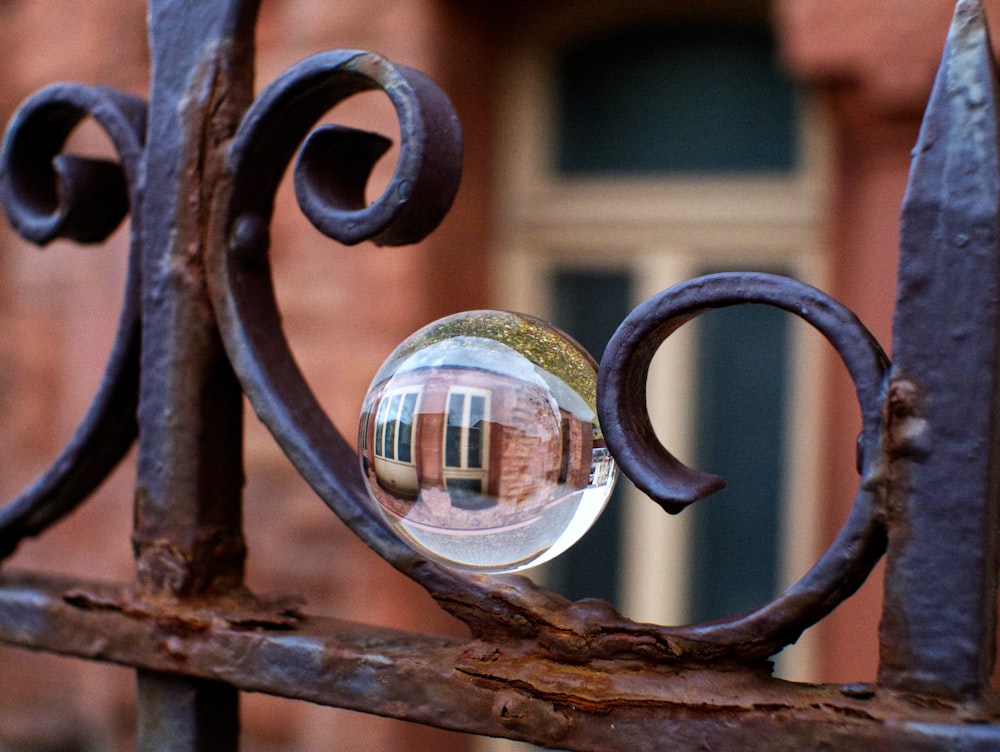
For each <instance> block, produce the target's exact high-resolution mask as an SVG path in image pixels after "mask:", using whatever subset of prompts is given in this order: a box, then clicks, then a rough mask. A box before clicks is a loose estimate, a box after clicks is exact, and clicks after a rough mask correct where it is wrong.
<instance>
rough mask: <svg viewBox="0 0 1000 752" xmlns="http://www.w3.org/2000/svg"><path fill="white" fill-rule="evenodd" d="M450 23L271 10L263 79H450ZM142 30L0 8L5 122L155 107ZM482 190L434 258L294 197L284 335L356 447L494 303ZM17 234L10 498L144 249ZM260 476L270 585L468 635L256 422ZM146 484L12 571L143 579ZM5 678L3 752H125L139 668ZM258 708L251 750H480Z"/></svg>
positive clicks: (386, 120)
mask: <svg viewBox="0 0 1000 752" xmlns="http://www.w3.org/2000/svg"><path fill="white" fill-rule="evenodd" d="M437 19H438V9H437V6H436V3H435V2H432V0H417V1H414V0H405V1H404V0H383V1H381V2H371V1H368V0H364V1H363V0H353V1H351V2H338V3H329V2H326V0H268V1H267V2H264V3H263V8H262V12H261V21H260V25H259V31H258V45H259V47H260V51H259V56H258V72H257V75H258V79H259V81H260V85H261V86H263V85H266V84H267V82H269V81H270V80H272V79H273V78H274V77H275V76H276V75H278V74H279V73H280V72H281V71H282V70H284V69H285V68H287V67H288V66H290V65H291V64H293V63H294V62H295V61H297V60H299V59H300V58H302V57H305V56H306V55H308V54H312V53H314V52H319V51H323V50H326V49H333V48H338V47H350V48H362V49H371V50H373V51H376V52H380V53H382V54H384V55H386V56H387V57H389V58H390V59H392V60H394V61H398V62H402V63H405V64H407V65H411V66H413V67H416V68H419V69H422V70H424V71H425V72H427V73H429V74H430V75H431V76H432V77H435V78H439V76H438V73H439V69H440V68H441V67H442V65H444V64H445V62H443V60H444V58H443V54H444V53H443V52H442V51H441V49H440V47H439V45H440V43H441V41H442V40H441V37H440V35H441V33H442V30H441V28H439V26H438V20H437ZM144 24H145V7H143V4H142V3H137V2H125V1H124V0H88V2H86V3H58V4H53V3H45V2H40V1H39V0H21V1H20V2H10V3H5V4H3V5H2V6H0V41H2V43H3V49H4V51H5V53H4V56H3V62H2V63H0V67H2V70H3V73H4V75H3V81H4V86H3V88H2V89H0V108H2V110H0V111H2V114H3V117H4V119H5V120H6V117H7V116H8V115H9V114H10V112H11V111H12V109H13V107H14V106H16V104H17V103H18V102H19V101H20V100H22V99H23V98H24V97H25V96H26V95H27V94H29V93H30V92H31V91H33V90H34V89H36V88H38V87H40V86H43V85H45V84H48V83H52V82H55V81H58V80H67V79H68V80H76V81H81V82H86V83H101V84H108V85H111V86H115V87H117V88H121V89H125V90H128V91H131V92H135V93H139V94H144V93H145V89H146V81H147V70H148V63H147V60H146V40H145V25H144ZM449 75H450V76H452V77H454V74H453V73H452V72H450V71H449ZM446 78H447V77H446ZM457 78H459V79H460V78H461V74H458V76H457ZM344 110H345V112H344V114H343V115H342V119H341V122H348V123H357V124H361V125H363V126H364V127H370V128H372V129H376V130H381V131H382V132H384V133H387V134H388V135H390V136H392V137H395V136H396V132H395V122H394V120H393V115H392V112H391V108H390V107H389V106H388V104H387V100H385V99H384V98H380V96H379V95H376V94H372V95H366V96H363V97H360V98H359V100H358V101H357V102H351V103H349V104H348V106H345V108H344ZM337 117H338V119H340V115H339V113H338V115H337ZM476 138H481V136H477V137H476ZM80 140H81V142H82V143H83V146H84V147H85V148H88V149H91V148H98V149H100V148H106V147H104V145H103V138H102V136H101V134H99V133H98V132H97V130H96V128H90V129H88V131H87V132H86V133H85V134H82V138H81V139H80ZM475 142H476V140H475V138H474V139H473V143H475ZM473 160H475V157H473ZM391 167H392V164H391V161H390V162H388V163H387V164H386V165H383V166H382V168H381V173H380V175H381V178H378V177H377V178H376V180H378V179H382V180H383V181H384V180H385V177H386V175H388V172H389V171H390V170H391ZM482 193H483V188H482V187H481V186H477V185H476V181H475V179H472V180H468V179H467V181H466V185H465V186H464V187H463V196H461V197H460V198H459V200H458V206H457V207H456V211H455V212H454V214H453V215H452V217H451V218H449V220H447V222H448V223H451V226H449V225H448V224H447V223H446V226H445V228H443V229H442V231H441V234H440V237H435V238H434V239H432V240H430V241H428V242H425V243H424V244H422V245H421V246H419V247H416V248H403V249H375V248H373V247H371V246H369V245H362V246H360V247H358V248H352V249H345V248H341V247H338V246H337V245H336V244H335V243H334V242H333V241H330V240H328V239H327V238H325V237H323V236H321V235H320V234H319V233H318V232H316V231H315V230H314V229H313V228H312V227H311V225H309V224H308V222H306V221H305V220H304V219H303V218H302V217H301V215H300V213H299V211H298V209H297V207H296V206H295V203H294V199H293V198H292V196H291V191H290V190H289V189H288V186H287V185H286V186H285V187H284V188H283V189H282V194H281V196H280V198H279V208H278V211H277V215H276V219H275V223H274V228H273V230H274V232H273V237H274V243H273V251H272V256H273V259H274V264H275V276H276V284H277V288H278V294H279V297H280V299H281V303H282V308H283V313H284V317H285V321H286V327H287V330H288V334H289V337H290V339H291V341H292V344H293V348H294V350H295V352H296V355H297V357H298V359H299V361H300V363H301V365H302V367H303V370H304V371H305V373H306V375H307V376H308V378H309V380H310V383H311V384H312V385H313V388H314V390H315V391H316V392H317V394H318V396H319V398H320V401H321V402H322V403H323V404H324V406H325V408H326V409H327V410H328V412H329V414H330V416H331V418H332V419H333V420H334V422H335V423H336V424H337V425H338V426H339V427H340V429H341V430H342V431H343V432H344V433H345V435H347V436H348V437H350V438H352V439H353V437H354V435H355V433H356V425H357V419H358V413H359V410H360V406H361V400H362V397H363V395H364V392H365V390H366V389H367V386H368V383H369V381H370V379H371V378H372V376H373V375H374V373H375V371H376V370H377V368H378V366H379V365H380V363H381V361H382V359H383V358H384V357H385V356H386V355H387V354H388V353H389V352H390V351H391V350H392V349H393V348H394V347H395V346H396V345H397V344H398V343H399V342H400V341H401V340H402V339H403V338H405V337H406V336H407V335H409V334H410V333H411V332H412V331H414V330H415V329H417V328H419V327H420V326H422V325H423V324H425V323H427V322H428V321H429V320H431V319H432V318H434V317H436V316H437V315H439V314H441V313H444V312H448V311H453V310H461V309H463V308H468V307H483V306H484V305H485V295H484V291H485V290H486V289H487V288H486V284H485V278H484V266H483V265H481V264H480V265H471V269H470V268H468V267H465V268H462V269H461V270H460V269H458V266H457V265H456V264H453V263H452V260H453V259H454V257H455V256H456V254H458V253H461V252H465V250H466V249H468V248H471V249H474V250H478V249H480V248H482V247H483V246H484V241H483V238H482V237H481V232H482V229H483V228H484V227H485V220H484V219H483V217H482V214H483V211H484V209H483V208H482V207H481V205H480V203H479V202H478V201H477V200H475V199H474V198H473V199H470V198H468V197H467V196H469V195H471V196H473V197H476V196H478V197H481V196H482ZM4 228H5V229H4V230H3V232H4V234H3V236H2V241H0V243H2V244H0V327H2V328H0V331H2V332H3V334H2V336H0V439H4V441H3V444H4V446H5V456H4V463H3V467H4V472H3V473H2V475H0V500H5V499H7V498H10V497H11V496H13V495H14V494H15V493H16V492H17V491H18V490H20V488H21V487H23V486H24V484H26V483H28V482H29V481H30V480H31V479H32V478H33V477H34V476H35V475H36V474H37V473H38V472H40V471H41V470H42V469H43V468H44V467H45V466H46V464H47V463H48V462H49V461H50V460H51V459H52V458H54V456H55V454H56V453H57V452H58V450H59V448H60V447H61V446H62V444H63V443H64V442H65V440H66V439H67V438H68V437H69V435H70V433H71V431H72V430H73V427H74V426H75V423H76V421H77V420H78V419H79V418H80V417H81V416H82V414H83V411H84V409H85V407H86V405H87V403H88V401H89V399H90V397H91V395H92V394H93V392H94V390H95V388H96V385H97V383H98V380H99V378H100V375H101V372H102V369H103V361H104V359H105V357H106V353H107V351H108V348H109V345H110V342H111V338H112V335H113V331H114V326H115V323H116V317H117V314H118V309H119V306H120V300H121V289H122V285H123V280H124V269H125V262H124V259H125V254H126V249H127V242H128V240H127V228H126V229H125V230H122V231H120V232H119V233H118V234H117V235H116V236H115V238H114V239H113V240H112V241H111V242H110V243H109V244H108V247H101V248H87V249H79V248H76V247H72V246H70V245H68V244H61V243H60V244H56V246H55V247H53V248H52V249H48V250H46V251H45V252H43V253H39V252H38V251H36V250H34V249H32V248H29V247H27V246H26V245H25V244H23V243H22V242H20V241H18V240H16V239H14V238H13V237H12V236H11V234H10V232H9V231H7V230H6V225H5V223H4ZM477 233H480V234H477ZM459 239H460V240H459ZM460 243H461V246H460ZM453 291H457V292H458V294H456V295H452V294H451V293H452V292H453ZM246 464H247V489H246V513H245V529H246V536H247V540H248V545H249V549H250V554H249V560H248V582H249V584H250V586H251V587H252V588H253V589H255V590H257V591H259V592H299V593H301V594H302V595H304V596H305V597H306V599H307V601H308V603H309V606H308V610H310V611H312V612H318V613H327V614H335V615H336V616H338V617H343V618H349V619H357V620H361V621H366V622H372V623H379V624H385V625H392V626H401V627H407V628H413V629H418V630H423V631H442V630H445V631H452V632H455V631H458V632H460V633H461V632H463V631H464V630H463V628H462V627H461V626H460V625H458V624H457V623H456V622H454V621H453V620H452V619H450V617H446V616H444V615H443V613H442V612H440V610H439V609H437V607H436V606H435V605H434V604H433V602H432V601H431V599H430V598H429V597H428V596H427V595H426V594H425V593H424V592H423V591H422V590H420V589H419V588H417V587H416V586H414V585H413V584H412V583H410V582H409V581H408V580H407V579H405V578H404V577H402V576H401V575H399V574H397V573H396V572H395V571H394V570H393V569H392V568H391V567H389V566H388V565H387V564H385V563H384V562H383V561H382V560H381V559H379V558H378V557H377V556H375V555H374V554H372V553H371V552H370V551H368V550H367V548H366V547H365V546H364V545H363V544H362V543H360V542H359V541H357V540H356V539H355V538H354V536H353V535H351V534H350V533H349V532H348V531H347V530H346V528H345V527H344V526H343V525H342V524H341V523H340V522H339V520H337V519H336V518H335V517H334V516H333V515H332V513H330V512H329V510H328V509H327V508H326V507H325V506H324V505H323V504H322V502H320V501H319V500H318V499H317V498H316V496H315V494H313V493H312V491H311V490H310V489H309V488H308V487H307V486H306V484H305V483H304V482H303V481H302V480H301V479H299V477H298V476H297V474H296V473H295V471H294V470H293V469H292V467H291V465H290V463H289V462H288V461H287V460H286V459H285V458H284V457H283V455H282V454H281V452H280V451H278V449H277V448H276V445H275V444H274V442H273V441H272V440H271V438H270V437H269V436H268V435H267V433H266V431H265V430H263V429H262V428H261V427H260V425H259V424H258V423H257V421H256V419H255V418H254V417H253V415H252V411H250V410H249V409H248V411H247V449H246ZM133 477H134V469H133V466H132V462H131V460H130V461H129V462H127V463H126V465H125V467H123V468H122V469H121V470H120V471H119V472H118V473H116V475H115V476H114V477H113V478H112V479H111V481H109V482H108V483H107V484H106V485H105V486H104V487H103V488H102V489H101V490H100V492H99V493H98V494H97V495H96V496H95V497H94V498H93V499H91V500H89V501H88V502H87V503H86V504H85V505H84V506H83V507H82V508H81V509H80V510H78V512H76V513H74V514H73V515H72V516H71V517H70V518H69V519H67V520H65V521H64V522H62V523H60V524H59V525H57V526H56V527H55V528H54V529H52V530H51V531H49V532H47V533H46V534H45V535H44V536H43V537H42V538H41V539H39V540H37V541H31V542H28V543H25V544H24V545H23V546H22V547H21V549H20V550H19V551H18V553H17V554H16V555H15V557H14V559H13V561H12V562H11V565H12V566H21V567H33V568H41V569H45V570H58V571H65V572H72V573H75V574H80V575H85V576H95V577H102V578H111V579H118V580H124V581H128V580H130V579H131V578H132V577H133V570H132V562H131V549H130V542H129V534H130V524H131V492H132V491H131V486H132V481H133ZM0 677H3V679H2V685H3V692H0V747H3V748H4V749H5V750H8V749H10V750H18V749H28V748H30V749H36V748H38V749H42V748H46V749H53V750H56V749H58V750H71V749H73V748H74V744H77V743H78V744H79V745H80V748H83V747H84V746H86V747H87V748H95V749H127V748H128V742H127V741H126V740H127V739H128V738H130V736H131V734H132V725H133V709H132V704H133V702H134V687H133V679H132V677H131V672H129V671H127V670H125V669H118V668H113V667H105V666H100V665H96V664H86V663H83V662H77V661H70V660H66V659H60V658H54V657H49V656H36V655H32V654H28V653H25V652H23V651H17V650H13V649H7V648H0ZM242 707H243V717H244V721H245V732H244V746H245V748H246V749H259V750H268V749H275V750H276V749H281V750H319V749H334V748H336V749H345V750H402V751H405V750H426V749H435V750H461V749H465V748H466V740H465V737H463V736H459V735H451V734H446V733H444V732H438V731H435V730H430V729H423V728H414V727H412V726H409V725H406V724H402V723H398V722H394V721H387V720H383V719H379V718H370V717H366V716H361V715H358V714H354V713H349V712H346V711H338V710H333V709H328V708H320V707H317V706H313V705H309V704H306V703H298V702H291V701H284V700H278V699H274V698H268V697H264V696H260V695H245V696H244V697H243V706H242ZM32 745H36V746H32ZM37 745H41V746H37Z"/></svg>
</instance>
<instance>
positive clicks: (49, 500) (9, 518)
mask: <svg viewBox="0 0 1000 752" xmlns="http://www.w3.org/2000/svg"><path fill="white" fill-rule="evenodd" d="M88 117H89V118H91V119H92V120H93V121H94V122H96V123H97V124H98V125H99V126H100V127H101V128H102V129H103V130H104V132H105V133H106V134H107V136H108V138H109V140H110V142H111V144H112V146H113V148H114V149H115V151H116V152H117V155H118V158H119V161H117V162H115V161H110V160H103V159H94V158H84V157H78V156H73V155H69V154H63V153H61V152H62V150H63V148H64V146H65V143H66V140H67V139H68V138H69V135H70V134H71V133H72V131H73V130H74V129H75V128H76V126H77V125H78V124H79V123H80V122H81V121H82V120H84V119H85V118H88ZM145 132H146V103H145V102H144V101H142V100H140V99H138V98H136V97H132V96H129V95H127V94H123V93H120V92H117V91H114V90H113V89H108V88H105V87H90V86H82V85H78V84H57V85H53V86H50V87H47V88H45V89H42V90H40V91H39V92H37V93H36V94H34V95H33V96H32V97H30V98H29V99H28V100H27V101H26V102H25V103H24V104H22V106H21V107H20V108H19V109H18V111H17V113H16V114H15V115H14V118H13V119H12V121H11V123H10V126H9V128H8V131H7V135H6V139H5V141H4V147H3V153H2V154H0V202H2V203H3V207H4V210H5V212H6V214H7V217H8V219H9V220H10V223H11V225H12V226H13V227H14V229H15V230H16V231H17V232H18V233H19V234H20V235H21V236H22V237H23V238H25V239H26V240H28V241H31V242H33V243H36V244H38V245H46V244H48V243H49V242H51V241H53V240H56V239H57V238H64V239H67V240H73V241H76V242H78V243H98V242H101V241H103V240H105V239H106V238H107V237H108V236H109V235H110V234H111V233H112V232H113V231H114V229H115V228H116V227H117V226H118V224H119V223H120V222H121V221H122V219H124V217H125V215H126V214H127V213H128V211H129V208H130V207H133V206H137V205H138V204H139V202H140V201H141V195H142V194H141V181H140V177H139V176H140V170H141V163H142V158H143V149H144V139H145ZM132 222H133V228H132V229H133V231H132V241H131V247H130V251H129V259H128V272H127V277H126V286H125V293H124V302H123V305H122V310H121V314H120V316H119V321H118V328H117V332H116V334H115V337H114V341H113V344H112V347H111V352H110V355H109V358H108V362H107V365H106V367H105V371H104V375H103V378H102V381H101V384H100V386H99V388H98V391H97V393H96V394H95V396H94V398H93V400H92V402H91V404H90V407H89V409H88V410H87V412H86V414H85V415H84V417H83V419H82V420H81V422H80V424H79V425H78V427H77V429H76V431H75V432H74V434H73V436H72V437H71V439H70V440H69V442H68V443H67V444H66V446H65V447H64V448H63V450H62V452H61V453H60V454H59V456H58V457H57V458H56V459H55V460H54V461H53V463H52V464H51V465H50V466H49V468H48V469H47V470H45V471H44V472H43V473H42V474H41V475H40V476H39V477H38V478H37V479H36V480H35V481H34V482H33V483H32V484H31V485H30V486H29V487H28V488H26V489H25V490H24V491H23V492H22V493H21V494H19V495H18V496H16V497H15V498H13V499H11V500H10V501H8V502H7V503H6V504H4V505H3V506H2V507H0V558H3V557H6V556H7V555H9V554H10V553H11V552H13V551H14V549H15V548H16V546H17V545H18V543H19V542H20V541H21V540H22V539H23V538H25V537H27V536H32V535H38V534H39V533H40V532H42V531H43V530H44V529H45V528H47V527H48V526H49V525H51V524H52V523H53V522H55V521H57V520H58V519H60V518H61V517H63V516H64V515H65V514H67V513H68V512H70V511H71V510H73V509H74V508H75V507H76V506H77V505H79V504H80V503H81V502H82V501H83V500H84V499H86V498H87V497H88V496H89V495H90V493H91V492H92V491H94V489H96V488H97V486H98V485H100V483H101V482H102V481H103V480H104V479H105V477H107V475H108V473H110V472H111V470H112V469H113V468H114V467H115V466H116V465H117V464H118V463H119V462H120V461H121V459H122V457H124V455H125V453H126V452H127V451H128V448H129V447H130V446H131V445H132V443H133V442H134V441H135V437H136V434H137V431H138V427H137V423H136V417H135V411H136V405H137V403H138V391H139V330H140V300H139V298H140V289H139V288H140V279H139V256H140V247H139V238H140V237H141V233H140V232H139V231H138V228H137V227H136V224H137V223H138V222H139V216H138V213H135V214H133V217H132Z"/></svg>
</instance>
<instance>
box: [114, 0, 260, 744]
mask: <svg viewBox="0 0 1000 752" xmlns="http://www.w3.org/2000/svg"><path fill="white" fill-rule="evenodd" d="M257 6H258V2H257V0H249V1H247V2H241V1H240V0H215V1H213V2H203V3H201V2H199V3H190V2H184V1H183V0H152V1H151V2H150V10H149V34H150V45H151V57H152V61H153V69H152V83H151V92H150V109H149V126H148V132H147V146H146V158H145V163H144V169H143V179H144V188H143V201H142V206H141V207H140V212H139V220H140V226H141V233H142V244H143V261H142V278H143V282H142V285H143V315H142V377H141V384H140V402H139V426H140V428H139V467H138V478H137V482H136V499H135V527H134V533H133V546H134V549H135V556H136V570H137V578H138V585H139V591H140V595H141V597H145V598H154V599H162V598H168V599H183V598H192V597H198V596H200V595H206V594H216V593H224V592H227V591H230V590H233V589H235V588H237V587H239V586H240V585H241V583H242V577H243V561H244V555H245V547H244V542H243V537H242V515H241V487H242V457H241V455H242V448H241V445H242V398H241V392H240V389H239V385H238V383H237V381H236V379H235V377H234V376H233V373H232V371H231V368H230V366H229V364H228V361H227V359H226V357H225V355H224V353H223V349H222V345H221V341H220V338H219V334H218V331H217V329H216V324H215V321H214V316H213V314H212V310H211V305H210V302H209V299H208V295H207V289H206V279H205V263H204V254H205V251H206V248H210V247H212V245H213V244H215V243H218V242H220V241H219V239H218V238H215V237H213V235H212V226H213V223H212V217H213V211H214V205H215V202H216V201H217V200H218V196H219V194H220V192H222V191H225V190H226V189H227V184H226V163H225V156H224V155H225V147H226V146H227V144H228V140H229V139H230V138H231V136H232V134H233V132H234V131H235V128H236V125H237V124H238V122H239V119H240V117H241V116H242V114H243V112H244V111H245V110H246V107H247V106H248V105H249V103H250V101H251V98H252V88H253V62H252V61H253V57H252V56H253V26H254V21H255V19H256V13H257ZM138 685H139V700H140V703H141V705H142V707H141V710H140V714H139V726H140V729H139V732H140V733H139V746H138V749H139V750H192V751H193V750H204V751H205V752H208V750H213V751H215V750H235V749H236V748H237V746H238V738H239V730H238V695H237V692H236V690H235V689H234V688H232V687H230V686H228V685H225V684H221V683H215V682H210V681H204V680H191V679H185V678H180V677H174V676H169V675H163V674H156V673H153V672H147V671H139V672H138Z"/></svg>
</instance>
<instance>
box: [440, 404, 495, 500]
mask: <svg viewBox="0 0 1000 752" xmlns="http://www.w3.org/2000/svg"><path fill="white" fill-rule="evenodd" d="M489 419H490V393H489V392H488V391H487V390H485V389H476V388H474V387H458V386H453V387H452V388H451V389H450V390H449V391H448V402H447V415H446V419H445V425H444V482H445V487H446V488H447V489H448V490H449V491H451V492H453V493H452V503H453V504H455V505H456V506H462V505H463V504H462V503H461V501H460V500H461V499H463V498H465V497H468V496H470V495H479V494H482V493H484V492H485V486H486V482H487V479H488V473H489V432H488V431H487V429H486V425H487V423H488V422H489Z"/></svg>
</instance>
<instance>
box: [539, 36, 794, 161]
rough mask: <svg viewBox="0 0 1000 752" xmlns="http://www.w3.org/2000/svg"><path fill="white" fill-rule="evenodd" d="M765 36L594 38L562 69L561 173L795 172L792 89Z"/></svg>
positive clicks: (559, 105) (559, 80)
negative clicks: (793, 169)
mask: <svg viewBox="0 0 1000 752" xmlns="http://www.w3.org/2000/svg"><path fill="white" fill-rule="evenodd" d="M773 48H774V45H773V42H772V40H771V38H770V36H769V35H768V33H767V31H766V30H758V29H755V28H742V27H726V26H721V27H720V26H695V27H691V26H684V27H672V28H668V29H663V28H659V29H640V30H631V31H628V32H625V33H616V34H614V35H611V36H607V37H603V38H599V39H593V40H590V41H589V42H588V43H587V44H585V45H582V46H580V47H578V48H576V49H574V50H572V51H570V52H569V53H567V54H566V55H565V56H564V57H563V58H562V59H561V61H560V64H559V66H558V70H557V118H556V149H557V168H558V170H559V172H561V173H563V174H567V175H579V174H586V173H596V174H601V173H631V174H655V173H676V172H686V173H692V172H693V173H718V172H728V173H732V172H751V171H789V170H791V169H792V168H793V166H794V164H795V160H796V149H797V139H796V128H795V121H796V117H795V91H794V88H793V86H792V84H791V82H790V81H789V80H788V79H787V78H786V77H785V76H784V75H783V74H782V72H781V71H780V70H779V68H778V66H777V63H776V60H775V55H774V49H773Z"/></svg>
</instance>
